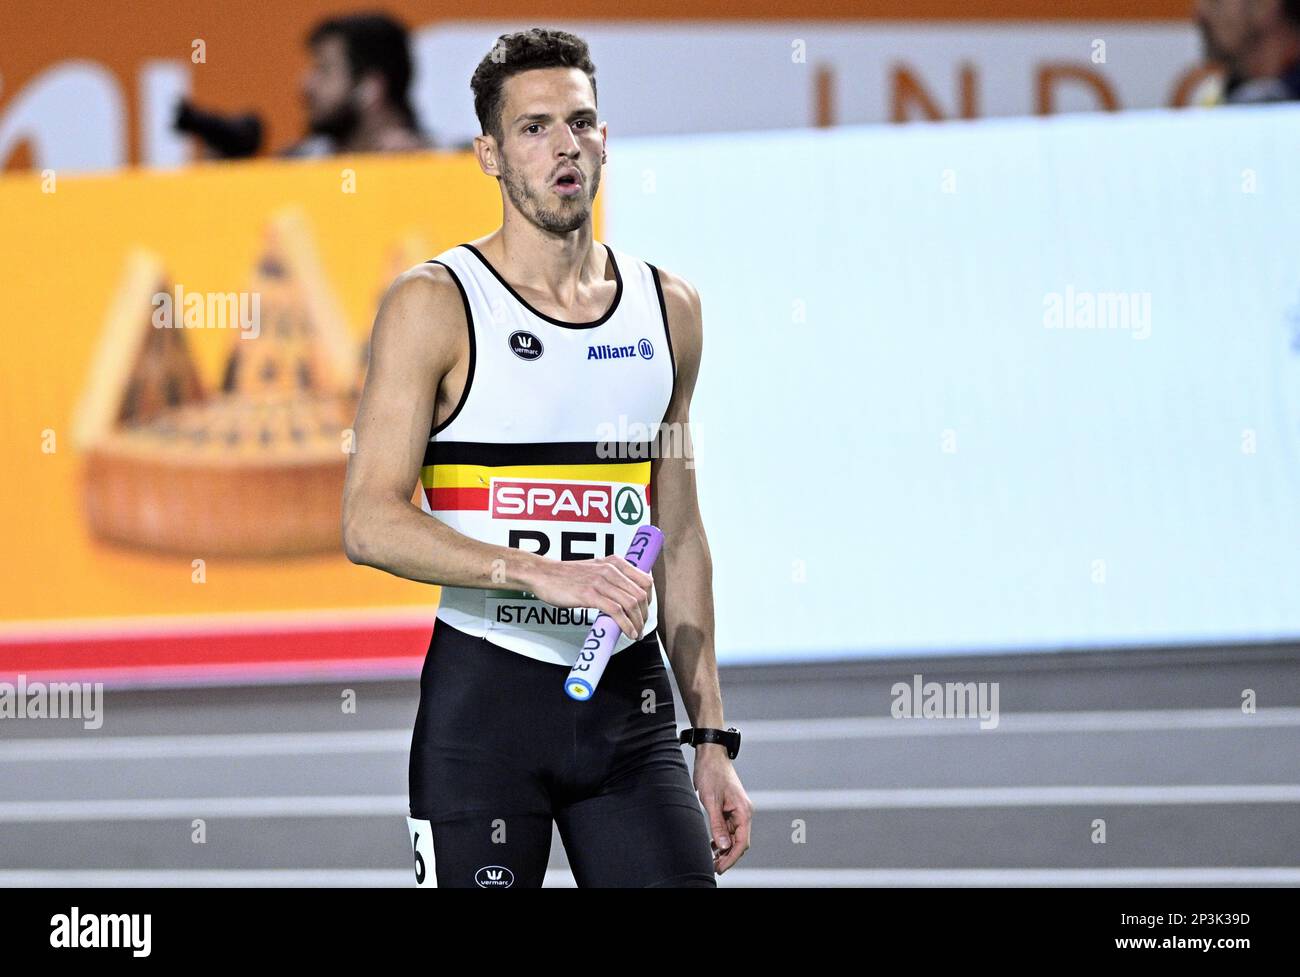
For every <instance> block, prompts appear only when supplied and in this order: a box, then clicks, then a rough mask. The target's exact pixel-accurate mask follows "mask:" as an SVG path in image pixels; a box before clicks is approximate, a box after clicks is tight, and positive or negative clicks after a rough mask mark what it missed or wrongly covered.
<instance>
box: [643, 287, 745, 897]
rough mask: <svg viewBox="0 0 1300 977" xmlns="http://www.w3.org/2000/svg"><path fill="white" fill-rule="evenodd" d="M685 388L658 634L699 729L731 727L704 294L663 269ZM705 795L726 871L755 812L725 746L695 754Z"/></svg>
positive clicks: (675, 409) (671, 439)
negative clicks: (697, 448)
mask: <svg viewBox="0 0 1300 977" xmlns="http://www.w3.org/2000/svg"><path fill="white" fill-rule="evenodd" d="M659 275H660V284H661V286H662V288H663V294H664V307H665V309H666V311H667V313H668V328H669V330H670V335H671V340H672V345H673V356H674V358H675V360H676V363H677V382H676V384H675V385H674V390H673V396H672V399H671V400H670V401H669V404H668V410H667V412H666V414H665V416H664V430H662V431H661V432H660V435H659V442H658V447H659V451H658V452H657V454H656V456H655V457H654V458H653V459H652V460H651V463H650V510H651V514H652V516H653V517H654V523H655V525H657V526H658V527H659V528H660V529H661V530H663V534H664V548H663V552H662V553H661V554H660V557H659V559H658V561H656V563H655V565H654V569H653V570H652V571H651V572H652V574H653V576H654V581H655V592H656V595H657V598H658V603H659V621H658V634H659V640H660V641H661V642H662V643H663V646H664V651H665V652H666V653H667V655H668V661H669V662H670V664H671V665H672V668H673V674H674V675H675V676H676V677H677V686H678V688H679V689H680V690H681V694H682V701H683V703H684V704H685V706H686V711H687V713H688V715H689V717H690V721H691V725H692V726H707V727H713V728H716V729H725V728H726V726H725V724H724V721H723V717H722V691H721V688H720V687H719V683H718V662H717V658H716V656H715V653H714V647H713V559H712V557H711V555H710V553H709V541H708V538H707V537H706V536H705V533H704V521H703V519H702V518H701V516H700V507H699V503H698V499H697V497H696V493H695V452H694V448H693V446H692V442H691V436H690V405H691V396H692V394H693V393H694V392H695V379H696V377H697V376H698V375H699V370H700V355H701V352H702V349H703V336H704V327H703V316H702V313H701V309H700V296H699V293H698V292H697V291H696V290H695V288H694V286H692V285H691V284H690V283H689V282H687V281H686V280H685V279H683V278H679V277H678V276H676V275H673V274H672V273H670V272H667V271H664V270H663V269H662V268H661V269H660V270H659ZM695 789H696V790H697V791H699V793H700V800H701V802H702V803H703V804H704V808H705V810H706V811H707V812H708V815H709V821H710V829H711V831H712V834H713V843H714V846H715V848H717V849H721V850H720V851H717V852H715V854H714V868H715V870H716V871H718V872H724V871H726V870H727V869H728V868H730V867H731V866H732V865H733V864H735V862H736V861H737V859H739V858H740V856H741V855H743V854H744V853H745V851H746V850H748V848H749V825H750V819H751V817H752V814H753V806H752V805H751V804H750V802H749V797H748V796H747V795H746V794H745V790H744V788H743V787H742V786H741V784H740V778H739V777H738V776H737V775H736V771H735V769H734V768H733V767H732V764H731V759H730V758H729V757H728V756H727V749H726V747H725V746H723V745H722V744H720V743H702V744H700V745H699V746H697V747H695Z"/></svg>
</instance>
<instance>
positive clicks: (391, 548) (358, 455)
mask: <svg viewBox="0 0 1300 977" xmlns="http://www.w3.org/2000/svg"><path fill="white" fill-rule="evenodd" d="M466 335H467V323H466V321H465V308H464V303H463V301H462V300H461V297H460V289H459V288H458V287H457V285H456V282H455V281H454V280H453V279H452V277H451V274H450V272H448V270H447V269H446V268H445V267H444V266H442V265H437V264H424V265H419V266H417V267H415V268H412V269H411V270H409V271H407V272H405V273H403V274H402V275H400V276H399V277H398V278H397V280H396V281H394V282H393V284H392V286H391V287H390V288H389V290H388V292H387V294H386V295H385V296H384V300H383V302H382V303H381V304H380V307H379V312H378V314H377V316H376V317H375V325H374V329H373V330H372V332H371V336H370V362H369V367H368V370H367V374H366V382H365V386H364V387H363V389H362V392H361V400H360V403H359V404H358V407H357V416H356V420H355V422H354V424H353V449H354V450H353V452H352V454H351V455H350V456H349V458H348V470H347V479H346V481H345V483H344V486H343V549H344V551H345V552H346V553H347V556H348V559H349V560H351V561H352V562H353V563H358V564H361V565H364V566H371V567H375V568H377V569H380V570H385V571H387V572H389V573H392V574H395V575H397V576H399V577H405V578H407V579H408V580H418V581H421V582H423V583H431V584H442V585H446V586H451V587H484V588H493V589H496V588H501V589H508V590H526V591H531V592H533V593H535V594H536V595H537V596H538V597H540V598H541V599H542V600H544V601H547V602H548V603H551V604H554V605H555V606H557V607H597V608H599V609H600V610H602V611H604V612H605V613H607V614H609V615H610V616H611V617H613V618H614V620H615V621H616V622H617V623H618V625H619V628H620V629H621V630H622V631H623V633H624V634H628V635H640V633H641V631H642V629H643V628H644V626H645V617H646V613H647V611H648V604H649V595H650V582H651V581H652V580H653V579H654V578H653V577H652V576H651V575H650V574H648V573H642V572H641V571H640V570H638V569H637V568H636V567H634V566H632V565H631V564H630V563H628V562H627V561H626V560H625V559H624V558H623V557H621V556H608V557H601V558H599V559H595V560H577V561H566V562H563V563H562V562H561V561H559V560H552V559H548V558H546V557H542V556H538V555H537V554H535V553H529V552H526V551H524V550H519V549H515V548H513V547H507V546H497V545H495V544H492V543H485V542H482V541H481V540H477V539H474V538H473V537H470V536H466V535H465V534H463V533H459V532H457V531H456V530H454V529H452V528H451V527H450V526H448V525H447V524H446V523H444V522H442V521H441V520H439V519H435V518H433V517H431V516H430V515H428V513H426V512H424V511H423V510H422V509H421V508H420V507H419V506H417V505H415V504H414V503H413V502H412V501H411V495H412V490H413V489H414V488H415V485H416V482H417V481H418V479H419V477H420V468H421V467H422V466H423V463H424V454H425V450H426V448H427V447H428V442H429V432H430V428H431V423H432V420H433V416H434V413H433V412H434V408H435V405H436V398H437V392H438V389H439V388H440V386H441V385H442V384H443V381H444V378H445V377H446V376H447V375H448V374H449V373H450V372H451V371H452V370H453V369H455V367H456V365H457V360H458V357H459V356H460V355H461V354H460V351H461V350H462V349H465V348H467V344H466V343H465V342H464V337H465V336H466Z"/></svg>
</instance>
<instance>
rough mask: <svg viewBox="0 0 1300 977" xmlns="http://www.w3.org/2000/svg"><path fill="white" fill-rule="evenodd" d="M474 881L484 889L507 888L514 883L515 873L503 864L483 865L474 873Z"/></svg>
mask: <svg viewBox="0 0 1300 977" xmlns="http://www.w3.org/2000/svg"><path fill="white" fill-rule="evenodd" d="M474 881H475V882H477V883H478V884H479V886H480V887H481V888H484V889H508V888H510V886H512V885H514V884H515V873H514V872H512V871H510V869H508V868H506V867H505V866H504V865H484V866H483V867H482V868H481V869H479V870H478V871H477V872H475V873H474Z"/></svg>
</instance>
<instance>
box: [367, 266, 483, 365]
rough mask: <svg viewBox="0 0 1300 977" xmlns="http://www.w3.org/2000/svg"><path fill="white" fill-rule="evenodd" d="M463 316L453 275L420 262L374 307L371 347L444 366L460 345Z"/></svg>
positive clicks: (462, 302) (463, 307)
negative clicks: (439, 361) (440, 362)
mask: <svg viewBox="0 0 1300 977" xmlns="http://www.w3.org/2000/svg"><path fill="white" fill-rule="evenodd" d="M468 316H469V311H468V309H467V308H466V304H465V300H464V298H463V297H462V294H461V290H460V285H459V283H458V282H457V280H456V278H455V276H454V274H453V273H452V272H451V271H450V270H449V269H448V268H447V267H445V266H444V265H440V264H436V263H434V262H424V263H422V264H418V265H415V266H413V267H411V268H408V269H407V270H406V271H404V272H402V273H401V274H400V275H398V276H397V277H396V278H395V279H393V281H392V283H391V284H390V285H389V286H388V290H387V291H386V292H385V293H384V297H383V299H382V300H381V301H380V303H379V312H378V314H377V315H376V316H375V326H374V329H373V330H372V333H371V345H372V347H373V346H375V345H376V344H383V345H384V346H387V345H388V344H390V343H391V344H394V345H393V347H392V348H393V349H395V350H397V349H400V350H404V351H405V352H404V353H403V354H402V355H411V356H420V357H423V356H426V355H432V356H434V357H435V358H436V359H442V360H447V359H448V358H449V357H454V355H455V352H454V351H455V350H457V349H460V347H462V346H463V345H464V336H465V330H466V325H467V323H468Z"/></svg>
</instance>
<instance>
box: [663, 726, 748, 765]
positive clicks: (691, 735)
mask: <svg viewBox="0 0 1300 977" xmlns="http://www.w3.org/2000/svg"><path fill="white" fill-rule="evenodd" d="M677 741H678V742H679V743H686V744H687V745H689V746H699V745H700V744H701V743H721V744H722V745H723V746H725V747H726V748H727V756H729V757H731V759H733V760H734V759H736V754H738V753H739V752H740V730H738V729H736V727H735V726H728V727H727V728H726V729H709V728H707V727H704V726H701V727H698V728H696V727H692V728H690V729H684V730H682V735H681V736H680V737H678V740H677Z"/></svg>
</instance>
